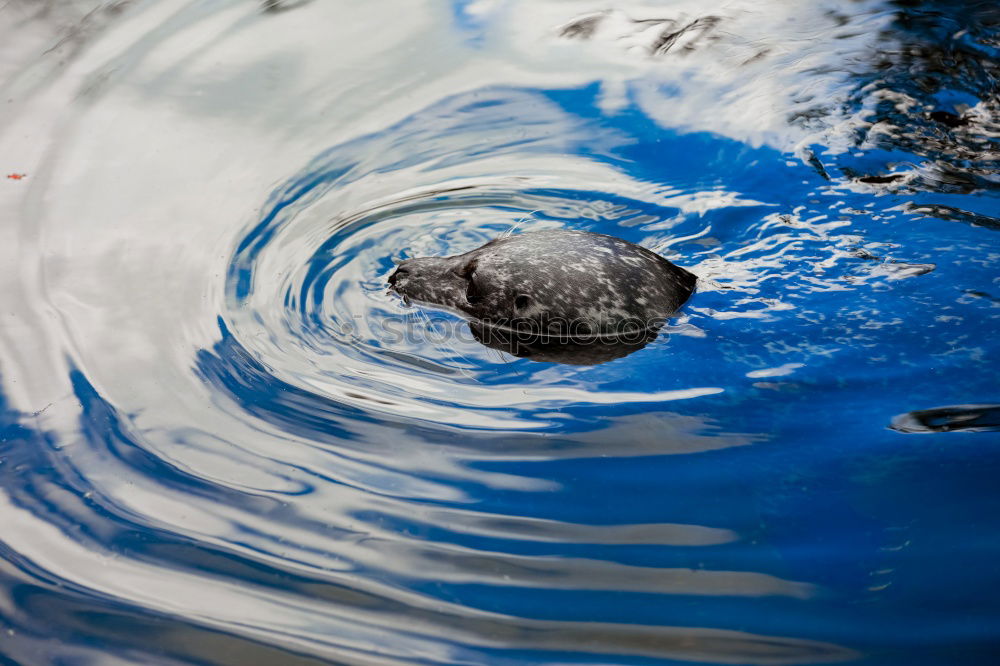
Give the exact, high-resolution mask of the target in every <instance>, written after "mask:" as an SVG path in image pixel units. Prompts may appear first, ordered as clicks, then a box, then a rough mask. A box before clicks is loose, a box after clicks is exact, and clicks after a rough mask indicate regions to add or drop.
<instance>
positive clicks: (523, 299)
mask: <svg viewBox="0 0 1000 666" xmlns="http://www.w3.org/2000/svg"><path fill="white" fill-rule="evenodd" d="M529 300H530V299H529V298H528V297H527V296H525V295H524V294H521V295H520V296H518V297H517V298H515V299H514V307H515V308H517V309H518V310H523V309H524V308H526V307H528V301H529Z"/></svg>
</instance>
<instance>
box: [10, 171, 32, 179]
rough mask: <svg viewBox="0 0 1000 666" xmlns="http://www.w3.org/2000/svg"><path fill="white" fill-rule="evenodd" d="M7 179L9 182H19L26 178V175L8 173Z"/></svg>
mask: <svg viewBox="0 0 1000 666" xmlns="http://www.w3.org/2000/svg"><path fill="white" fill-rule="evenodd" d="M7 177H8V178H10V179H11V180H21V179H22V178H27V177H28V174H26V173H9V174H7Z"/></svg>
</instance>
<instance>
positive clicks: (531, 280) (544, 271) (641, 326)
mask: <svg viewBox="0 0 1000 666" xmlns="http://www.w3.org/2000/svg"><path fill="white" fill-rule="evenodd" d="M695 283H696V278H695V276H694V275H693V274H691V273H689V272H688V271H686V270H684V269H683V268H681V267H679V266H676V265H674V264H672V263H671V262H669V261H667V260H666V259H664V258H663V257H661V256H660V255H658V254H656V253H655V252H652V251H650V250H647V249H646V248H644V247H641V246H639V245H636V244H634V243H630V242H628V241H625V240H622V239H620V238H616V237H614V236H606V235H604V234H595V233H591V232H585V231H571V230H564V229H553V230H546V231H536V232H531V233H524V234H517V235H514V236H506V237H501V238H497V239H494V240H492V241H490V242H488V243H486V244H485V245H483V246H482V247H479V248H477V249H475V250H472V251H470V252H466V253H465V254H459V255H455V256H451V257H419V258H415V259H407V260H405V261H403V262H401V263H400V264H399V265H398V266H397V268H396V270H395V272H393V273H392V275H391V276H389V284H390V286H391V288H392V290H393V291H395V292H396V293H398V294H400V295H401V296H403V297H404V299H406V300H413V301H418V302H422V303H428V304H432V305H437V306H441V307H444V308H448V309H451V310H457V311H458V312H461V313H462V314H465V315H467V316H468V317H470V318H471V319H472V321H471V322H470V325H471V327H472V330H473V333H474V335H475V336H476V339H477V340H479V341H480V342H482V343H483V344H486V345H488V346H493V347H498V348H503V349H504V350H505V351H511V353H515V354H516V355H530V354H519V353H518V351H517V348H518V347H524V350H522V351H529V352H530V351H531V347H532V346H533V345H534V346H535V347H536V348H537V345H538V344H539V343H541V344H542V345H544V346H546V347H547V348H549V349H551V348H552V345H551V344H550V343H552V342H555V343H556V345H557V348H558V349H560V350H565V349H567V348H568V349H572V348H574V347H575V346H576V345H577V344H578V343H589V342H603V343H611V344H613V345H614V344H616V343H621V342H625V343H627V346H628V347H629V348H630V349H631V350H632V351H634V349H632V347H634V346H635V345H636V344H637V342H638V341H640V340H641V341H642V342H641V345H645V344H646V342H648V341H649V339H650V336H649V333H650V331H653V332H655V331H657V330H659V328H660V327H661V326H662V325H663V323H664V321H665V319H666V318H667V317H669V316H670V315H671V314H672V313H673V312H675V311H676V310H677V309H678V308H679V307H680V306H681V305H683V304H684V302H685V301H687V299H688V298H689V297H690V296H691V294H692V292H693V291H694V288H695ZM491 331H492V332H494V333H496V334H497V335H498V336H499V337H500V339H501V342H499V343H498V344H490V342H489V341H487V339H486V338H487V337H488V335H489V334H490V332H491ZM512 334H516V341H519V342H520V343H521V344H517V345H513V346H514V349H513V350H512V349H511V348H510V347H511V346H512V345H511V341H512V340H514V338H512V337H511V336H512ZM653 337H655V335H654V336H653ZM498 345H499V346H498ZM567 345H568V347H567ZM641 345H640V346H641ZM628 353H630V352H628ZM566 355H567V354H565V353H563V354H561V356H564V357H565V356H566ZM620 355H622V354H619V356H620ZM539 360H541V359H539ZM546 360H549V359H546ZM560 362H566V361H560ZM587 362H593V361H587ZM598 362H599V361H598Z"/></svg>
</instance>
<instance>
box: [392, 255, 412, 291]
mask: <svg viewBox="0 0 1000 666" xmlns="http://www.w3.org/2000/svg"><path fill="white" fill-rule="evenodd" d="M407 261H409V259H407V260H406V261H402V262H400V264H399V265H398V266H396V270H395V271H393V273H392V275H390V276H389V284H390V285H391V286H393V287H395V286H396V282H398V281H399V279H400V278H406V276H408V275H409V274H410V269H409V268H407V267H406V263H407Z"/></svg>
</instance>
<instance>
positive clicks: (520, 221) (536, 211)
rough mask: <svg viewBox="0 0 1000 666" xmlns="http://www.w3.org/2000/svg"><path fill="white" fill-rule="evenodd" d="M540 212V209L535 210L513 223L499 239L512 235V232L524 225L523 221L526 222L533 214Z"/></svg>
mask: <svg viewBox="0 0 1000 666" xmlns="http://www.w3.org/2000/svg"><path fill="white" fill-rule="evenodd" d="M541 212H542V209H541V208H536V209H535V210H533V211H531V212H530V213H528V214H527V215H525V216H524V217H522V218H521V219H520V220H518V221H517V222H515V223H514V226H512V227H511V228H510V229H508V230H507V231H505V232H503V233H502V234H500V238H507V237H509V236H510V235H511V234H513V233H514V230H516V229H517V228H518V227H519V226H521V225H522V224H524V222H525V220H527V219H528V218H529V217H531V216H532V215H534V214H535V213H541Z"/></svg>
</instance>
